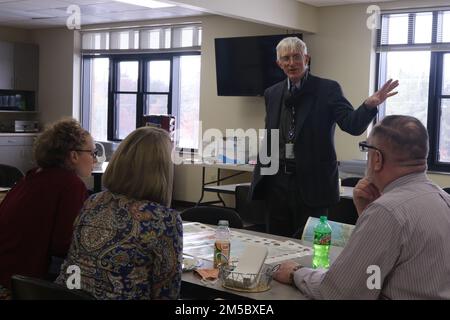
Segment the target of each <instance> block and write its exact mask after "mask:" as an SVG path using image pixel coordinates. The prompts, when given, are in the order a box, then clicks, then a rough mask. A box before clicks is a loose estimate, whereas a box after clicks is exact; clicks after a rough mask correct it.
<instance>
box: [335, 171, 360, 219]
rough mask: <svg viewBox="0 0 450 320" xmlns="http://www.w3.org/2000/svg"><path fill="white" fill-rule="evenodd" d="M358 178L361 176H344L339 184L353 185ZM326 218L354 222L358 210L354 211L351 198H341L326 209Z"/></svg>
mask: <svg viewBox="0 0 450 320" xmlns="http://www.w3.org/2000/svg"><path fill="white" fill-rule="evenodd" d="M360 179H361V178H358V177H349V178H345V179H342V181H341V184H342V186H344V187H354V186H356V184H357V183H358V181H359V180H360ZM328 220H332V221H336V222H340V223H347V224H356V221H357V220H358V211H356V208H355V205H354V204H353V200H351V199H346V198H341V200H340V201H339V202H338V203H337V204H336V205H334V206H333V207H331V208H329V209H328Z"/></svg>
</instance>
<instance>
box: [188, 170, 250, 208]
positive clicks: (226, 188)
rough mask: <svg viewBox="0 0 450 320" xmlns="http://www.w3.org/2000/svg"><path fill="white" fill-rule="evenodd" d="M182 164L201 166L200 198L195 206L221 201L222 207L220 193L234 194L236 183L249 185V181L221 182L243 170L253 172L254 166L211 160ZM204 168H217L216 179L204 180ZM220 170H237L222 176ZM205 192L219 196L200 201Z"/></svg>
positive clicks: (239, 173) (223, 202) (222, 202)
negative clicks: (212, 199)
mask: <svg viewBox="0 0 450 320" xmlns="http://www.w3.org/2000/svg"><path fill="white" fill-rule="evenodd" d="M183 165H188V166H194V167H201V168H202V186H201V188H202V189H201V192H202V193H201V195H200V199H199V200H198V201H197V204H196V205H197V206H199V205H207V204H215V203H221V204H222V205H223V206H224V207H226V204H225V201H224V200H223V199H222V197H221V195H220V193H228V194H234V193H235V190H236V186H237V185H250V183H243V184H228V185H222V184H221V183H222V182H223V181H226V180H228V179H230V178H233V177H236V176H238V175H241V174H243V173H245V172H253V170H254V168H255V166H254V165H250V164H231V163H213V162H201V161H189V162H184V163H183ZM206 169H217V179H216V180H212V181H205V179H206ZM220 170H233V171H239V172H237V173H235V174H232V175H230V176H227V177H223V178H222V177H221V176H220ZM205 192H215V193H216V194H217V197H218V198H219V200H214V201H205V202H202V201H203V198H204V196H205Z"/></svg>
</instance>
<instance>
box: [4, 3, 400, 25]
mask: <svg viewBox="0 0 450 320" xmlns="http://www.w3.org/2000/svg"><path fill="white" fill-rule="evenodd" d="M223 1H226V0H223ZM297 1H299V2H303V3H306V4H310V5H313V6H317V7H320V6H329V5H344V4H352V3H373V0H297ZM383 1H393V0H377V2H383ZM71 4H75V5H78V6H79V7H80V9H81V27H83V25H90V24H97V23H111V22H125V21H138V20H152V19H167V18H183V17H189V16H198V15H203V14H204V12H201V11H197V10H193V9H188V8H183V7H179V6H176V7H168V8H159V9H149V8H144V7H140V6H135V5H131V4H126V3H120V2H116V1H114V0H0V26H10V27H20V28H28V29H34V28H48V27H56V26H65V25H66V21H67V18H68V17H69V16H70V13H67V11H66V10H67V8H68V7H69V6H70V5H71Z"/></svg>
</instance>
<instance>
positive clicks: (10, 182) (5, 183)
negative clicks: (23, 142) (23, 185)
mask: <svg viewBox="0 0 450 320" xmlns="http://www.w3.org/2000/svg"><path fill="white" fill-rule="evenodd" d="M22 177H23V173H22V171H20V170H19V169H17V168H16V167H12V166H9V165H6V164H0V187H5V188H11V187H13V186H14V185H15V184H16V182H17V181H19V180H20V179H21V178H22Z"/></svg>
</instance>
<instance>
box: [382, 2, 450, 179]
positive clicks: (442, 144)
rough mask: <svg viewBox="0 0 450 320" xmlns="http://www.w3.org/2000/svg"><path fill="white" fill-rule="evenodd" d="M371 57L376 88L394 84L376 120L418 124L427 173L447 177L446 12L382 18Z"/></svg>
mask: <svg viewBox="0 0 450 320" xmlns="http://www.w3.org/2000/svg"><path fill="white" fill-rule="evenodd" d="M376 52H377V65H378V84H377V85H378V87H381V86H382V85H383V84H384V83H385V82H386V81H387V80H388V79H398V80H399V82H400V86H399V88H398V92H399V93H398V94H397V95H395V96H393V97H391V98H390V99H388V100H387V101H386V102H385V103H384V104H383V105H382V106H380V108H379V114H378V118H379V119H382V118H383V117H384V116H387V115H392V114H404V115H410V116H414V117H416V118H418V119H419V120H421V121H422V123H423V124H424V125H425V126H426V127H427V129H428V133H429V137H430V153H429V159H428V168H429V169H431V170H435V171H444V172H450V9H436V10H428V11H417V12H389V13H383V14H382V15H381V29H380V30H379V32H378V43H377V47H376Z"/></svg>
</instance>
